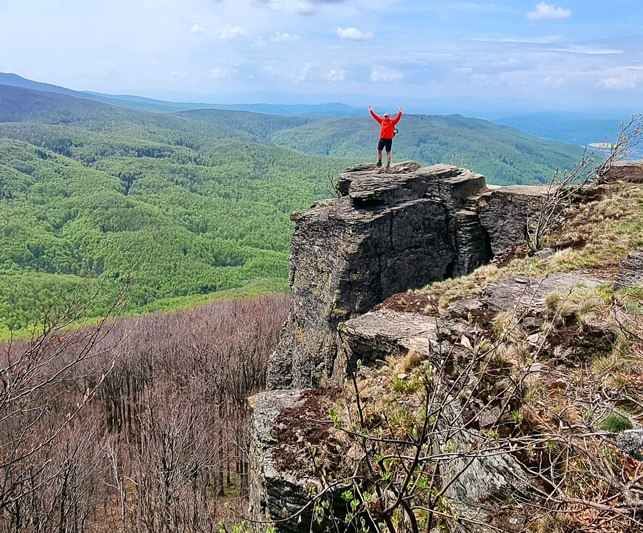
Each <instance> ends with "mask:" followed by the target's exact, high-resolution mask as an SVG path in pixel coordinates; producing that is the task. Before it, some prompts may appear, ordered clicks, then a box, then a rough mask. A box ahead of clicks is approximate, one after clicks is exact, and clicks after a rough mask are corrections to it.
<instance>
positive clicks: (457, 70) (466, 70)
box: [453, 67, 473, 74]
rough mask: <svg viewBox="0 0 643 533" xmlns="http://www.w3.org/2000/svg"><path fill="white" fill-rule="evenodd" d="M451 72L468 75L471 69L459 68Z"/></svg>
mask: <svg viewBox="0 0 643 533" xmlns="http://www.w3.org/2000/svg"><path fill="white" fill-rule="evenodd" d="M453 72H459V73H460V74H470V73H471V72H473V69H472V68H471V67H461V68H455V69H453Z"/></svg>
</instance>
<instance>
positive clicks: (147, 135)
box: [0, 85, 582, 338]
mask: <svg viewBox="0 0 643 533" xmlns="http://www.w3.org/2000/svg"><path fill="white" fill-rule="evenodd" d="M400 128H401V129H402V132H403V133H402V134H400V135H399V136H398V138H396V141H395V152H394V157H395V159H397V160H400V159H415V160H418V161H419V162H420V163H423V164H434V163H439V162H441V163H453V164H458V165H460V166H468V167H470V168H473V169H474V170H477V171H480V172H483V173H485V174H486V176H487V178H488V181H489V182H491V183H499V184H509V183H534V182H541V181H546V180H548V179H549V178H550V177H551V175H552V173H553V172H554V171H555V170H556V169H565V168H571V167H572V166H573V164H574V163H575V162H576V160H577V159H578V158H579V157H580V155H581V153H582V150H581V149H580V148H578V147H573V146H570V145H564V144H562V143H551V142H547V141H543V140H541V139H538V138H536V137H532V136H529V135H527V134H524V133H522V132H520V131H518V130H515V129H513V128H507V127H503V126H496V125H493V124H490V123H488V122H485V121H481V120H473V119H465V118H463V117H459V116H451V117H426V116H419V115H417V116H416V115H409V116H405V117H404V119H403V122H401V123H400ZM377 131H378V130H377V124H375V123H374V122H373V121H372V119H370V117H366V118H352V119H313V118H298V117H297V118H293V117H280V116H271V115H261V114H256V113H248V112H243V111H218V110H205V111H186V112H181V113H176V114H157V113H151V112H145V111H136V110H130V109H124V108H120V107H114V106H109V105H105V104H102V103H97V102H92V101H89V100H84V99H80V98H75V97H71V96H66V95H61V94H54V93H45V92H41V91H33V90H29V89H24V88H19V87H10V86H4V85H0V338H2V337H4V338H6V337H7V336H8V335H9V332H10V331H11V330H13V331H16V330H23V331H24V330H29V329H30V328H32V327H34V321H35V319H36V317H39V316H43V315H49V316H50V315H52V314H55V313H56V312H57V309H62V308H64V307H65V305H66V302H67V301H69V300H70V299H74V298H78V297H81V299H82V296H81V295H86V297H87V298H90V295H92V294H94V293H95V292H96V291H98V292H99V293H100V294H102V295H104V296H105V299H104V302H105V303H104V306H107V305H109V304H108V301H109V298H108V297H107V295H109V294H111V293H116V292H118V291H119V290H121V289H122V287H123V285H127V296H128V302H129V303H128V304H127V307H126V311H127V312H129V313H141V312H145V311H149V310H153V309H160V308H163V309H167V308H168V307H171V305H172V304H169V303H168V302H173V303H177V302H181V304H180V305H186V304H189V302H190V301H191V299H193V300H194V301H199V299H202V298H203V297H204V296H205V295H210V294H212V293H218V292H220V291H230V290H235V289H241V288H243V287H249V286H250V287H260V289H257V290H262V291H263V290H275V291H284V290H286V289H287V281H286V280H287V275H288V253H289V246H290V238H291V235H292V231H293V227H294V226H293V223H292V222H291V221H290V218H289V215H290V213H291V212H293V211H296V210H301V209H305V208H307V207H308V206H309V205H310V204H311V203H312V202H313V201H315V200H318V199H321V198H324V197H329V196H332V195H333V191H332V186H331V181H332V180H333V179H335V178H336V177H337V175H338V174H339V173H340V172H341V171H342V170H343V169H345V168H346V167H348V166H350V165H352V164H355V163H358V162H364V161H371V160H372V159H373V155H374V154H373V151H374V142H375V139H376V137H377ZM251 292H252V291H251ZM93 301H95V300H93ZM177 305H178V303H177ZM104 310H105V309H102V308H101V306H100V305H97V306H96V310H95V312H96V313H97V316H98V315H100V314H101V313H103V312H104Z"/></svg>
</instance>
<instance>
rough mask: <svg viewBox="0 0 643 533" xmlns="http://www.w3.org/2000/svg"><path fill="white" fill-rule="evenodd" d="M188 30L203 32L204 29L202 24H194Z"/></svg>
mask: <svg viewBox="0 0 643 533" xmlns="http://www.w3.org/2000/svg"><path fill="white" fill-rule="evenodd" d="M190 31H191V32H192V33H203V32H204V31H205V28H204V27H203V26H199V25H198V24H195V25H194V26H192V29H191V30H190Z"/></svg>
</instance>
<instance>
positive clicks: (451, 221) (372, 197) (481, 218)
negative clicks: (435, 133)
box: [268, 162, 544, 389]
mask: <svg viewBox="0 0 643 533" xmlns="http://www.w3.org/2000/svg"><path fill="white" fill-rule="evenodd" d="M338 191H339V192H340V194H341V195H342V196H341V197H340V198H338V199H334V200H327V201H323V202H318V203H316V204H314V205H313V206H312V208H311V209H310V210H308V211H304V212H299V213H295V214H293V215H292V217H291V218H292V219H293V220H294V221H295V222H296V229H295V233H294V236H293V241H292V251H291V259H290V285H291V287H292V304H291V310H290V315H289V317H288V321H287V323H286V324H285V326H284V329H283V331H282V335H281V338H280V342H279V346H278V348H277V350H276V351H275V352H274V353H273V355H272V356H271V359H270V364H269V370H268V386H269V388H271V389H285V388H306V387H310V386H315V385H317V384H318V383H319V382H320V381H321V380H322V379H323V378H324V377H328V376H331V375H332V374H333V373H334V371H335V366H336V363H337V352H338V345H339V343H338V338H337V334H336V330H337V326H338V325H339V324H340V323H342V322H345V321H347V320H350V319H351V318H355V317H357V316H359V315H361V314H363V313H365V312H366V311H369V310H370V309H372V308H373V306H375V305H376V304H378V303H380V302H382V301H384V300H385V299H386V298H388V297H389V296H391V295H393V294H396V293H399V292H403V291H406V290H408V289H415V288H419V287H422V286H424V285H426V284H427V283H429V282H431V281H437V280H443V279H445V278H449V277H453V276H459V275H463V274H467V273H469V272H472V271H473V270H474V269H475V268H476V267H478V266H480V265H481V264H484V263H487V262H489V261H491V260H493V259H498V258H501V257H502V256H503V255H505V254H507V253H508V252H509V251H510V250H511V249H512V248H513V247H514V246H515V245H516V244H518V243H520V242H523V241H524V236H525V227H526V221H527V217H528V215H529V211H530V206H531V205H532V204H533V202H535V201H537V200H538V198H539V197H540V196H542V194H543V193H544V191H543V188H542V187H522V188H520V187H507V188H496V189H494V190H489V189H488V188H487V187H486V185H485V179H484V176H482V175H480V174H475V173H473V172H471V171H469V170H465V169H460V168H456V167H452V166H446V165H436V166H433V167H427V168H420V166H419V165H418V164H417V163H414V162H407V163H400V164H397V165H393V166H392V168H391V170H390V172H385V171H382V170H381V169H377V168H376V167H375V166H374V165H361V166H358V167H355V168H352V169H349V170H348V171H347V172H345V173H344V174H342V175H341V176H340V179H339V183H338Z"/></svg>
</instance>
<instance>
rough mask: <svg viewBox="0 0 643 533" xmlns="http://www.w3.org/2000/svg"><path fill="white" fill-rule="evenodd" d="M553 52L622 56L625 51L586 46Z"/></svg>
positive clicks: (570, 47)
mask: <svg viewBox="0 0 643 533" xmlns="http://www.w3.org/2000/svg"><path fill="white" fill-rule="evenodd" d="M551 51H552V52H569V53H570V54H585V55H588V56H608V55H614V54H622V53H623V50H615V49H613V48H587V47H585V46H568V47H567V48H553V49H552V50H551Z"/></svg>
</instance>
